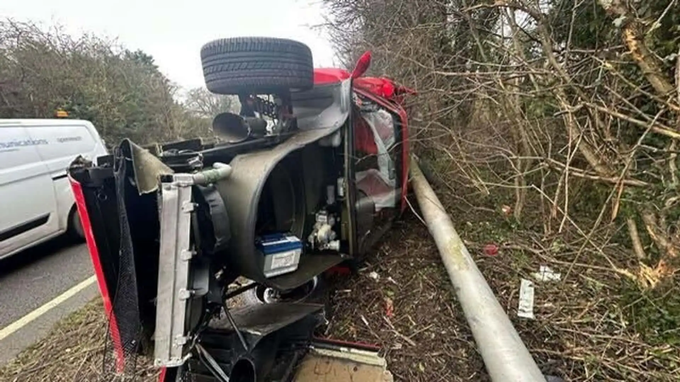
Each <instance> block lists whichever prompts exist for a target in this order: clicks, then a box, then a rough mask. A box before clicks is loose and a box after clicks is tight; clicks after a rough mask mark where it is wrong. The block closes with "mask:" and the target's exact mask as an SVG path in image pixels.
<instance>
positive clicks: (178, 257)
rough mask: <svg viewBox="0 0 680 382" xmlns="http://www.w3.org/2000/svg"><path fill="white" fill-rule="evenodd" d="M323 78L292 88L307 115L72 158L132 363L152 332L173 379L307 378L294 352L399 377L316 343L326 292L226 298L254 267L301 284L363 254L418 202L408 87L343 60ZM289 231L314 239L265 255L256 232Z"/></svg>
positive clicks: (280, 283)
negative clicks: (358, 73) (354, 72)
mask: <svg viewBox="0 0 680 382" xmlns="http://www.w3.org/2000/svg"><path fill="white" fill-rule="evenodd" d="M315 81H316V85H315V87H313V88H312V89H310V90H307V91H303V92H299V93H292V94H291V97H290V98H291V103H292V110H293V115H294V118H295V121H294V122H295V123H296V127H297V128H296V129H292V130H290V131H284V132H281V133H277V134H269V135H265V136H257V137H255V136H253V137H248V136H245V138H244V139H243V140H241V141H239V142H237V143H217V144H210V145H203V144H202V143H201V141H195V140H193V141H186V142H176V143H173V144H171V145H157V147H158V148H159V150H157V152H156V153H155V155H154V154H153V153H151V152H149V151H148V150H146V149H143V148H141V147H140V146H137V145H135V144H134V143H132V142H130V141H127V140H126V141H124V142H123V143H122V144H121V145H120V146H119V147H118V148H117V149H116V150H115V152H114V154H113V155H111V156H108V157H102V158H101V160H98V162H97V166H92V163H89V162H86V161H84V160H82V159H78V160H76V161H75V162H74V163H73V164H72V166H71V168H70V169H69V177H70V180H71V184H72V188H73V190H74V193H75V194H76V200H77V201H78V211H79V214H80V216H81V220H82V221H83V225H84V228H85V233H86V239H87V242H88V248H89V249H90V254H91V256H92V260H93V264H94V266H95V271H96V275H97V279H98V283H99V286H100V291H101V293H102V296H103V298H104V301H105V309H106V313H107V315H108V316H109V318H110V321H111V329H112V330H111V331H110V336H111V341H112V343H113V344H114V350H115V352H116V365H117V366H116V369H117V370H118V371H125V370H129V369H128V367H129V365H130V364H134V362H131V363H130V362H127V363H126V358H129V357H132V356H134V355H135V354H137V353H139V352H148V347H149V346H150V345H151V344H152V345H153V348H154V351H153V354H154V363H155V365H156V366H159V367H164V368H167V370H165V371H164V373H163V374H162V376H163V379H164V380H166V381H171V380H172V381H175V380H183V379H181V378H185V377H183V376H186V375H190V376H194V377H196V378H198V377H201V376H202V377H201V378H208V379H205V380H218V381H219V380H224V379H225V377H227V378H234V380H243V381H251V380H252V381H256V380H257V381H265V380H270V379H271V378H273V377H276V378H284V377H285V378H288V379H287V380H293V379H291V378H293V377H294V376H295V370H288V369H286V368H284V367H282V366H281V364H286V363H291V362H292V363H295V364H298V363H299V364H300V365H301V368H300V369H299V370H298V371H299V372H298V374H297V376H296V377H295V378H296V379H294V380H300V381H308V380H312V379H309V378H312V377H311V374H309V372H311V371H310V370H313V369H314V370H316V369H318V367H316V366H314V367H312V366H310V365H312V364H316V365H320V364H321V363H324V364H326V365H328V367H330V369H329V370H346V371H347V372H344V371H343V372H341V373H344V375H347V378H350V379H347V380H351V378H352V370H354V371H356V370H360V371H361V372H360V373H359V374H357V375H375V378H374V379H368V380H366V382H369V381H373V380H375V381H383V380H385V381H387V379H380V378H384V377H385V376H386V375H387V374H388V373H386V372H385V367H384V365H382V366H381V365H374V364H371V362H372V361H367V360H368V359H369V358H370V357H368V358H364V359H363V360H362V359H360V358H356V357H354V358H352V357H347V356H345V355H344V353H342V352H340V353H337V354H336V353H333V352H332V351H329V350H326V351H325V352H324V351H311V352H310V349H313V347H310V343H311V342H310V338H311V335H312V332H313V330H314V328H316V327H317V326H318V325H320V324H322V323H323V322H324V319H323V305H321V304H314V303H309V304H297V303H290V302H285V303H284V302H279V303H275V304H271V305H268V304H265V305H262V306H258V307H255V308H252V307H250V308H248V307H245V308H239V307H237V306H232V305H230V302H229V297H225V296H229V293H228V290H229V287H230V285H232V284H233V282H234V281H235V280H236V279H237V278H239V277H240V278H246V279H248V280H250V282H252V283H254V284H253V285H255V284H257V285H263V286H264V287H267V288H269V289H270V290H273V291H274V292H275V293H277V294H282V295H285V294H286V293H289V292H290V291H292V290H295V289H296V288H298V287H301V286H303V285H305V284H306V283H308V282H309V281H310V280H312V279H315V278H316V277H321V275H322V274H323V273H324V272H325V271H327V270H329V269H330V268H332V267H334V266H336V265H338V264H341V263H342V262H344V261H345V260H347V259H350V258H352V257H358V256H360V255H361V253H363V252H365V251H366V250H368V249H369V248H370V247H371V245H372V244H374V243H375V242H376V241H377V240H378V239H379V237H380V236H381V235H382V233H383V232H385V230H386V229H387V228H389V226H390V224H391V221H392V220H393V219H394V218H395V217H397V216H398V215H399V213H400V212H401V211H403V209H404V208H405V205H406V204H405V196H406V191H407V187H406V186H407V184H406V182H407V173H408V163H409V161H408V160H407V156H408V142H407V137H408V136H407V120H406V113H405V111H404V109H403V108H402V106H401V100H400V98H399V97H400V94H402V93H400V92H401V90H399V91H397V90H395V89H400V88H398V87H396V86H395V85H394V84H393V83H392V82H391V81H389V80H387V79H370V78H361V77H360V78H354V79H352V78H351V75H350V74H349V73H348V72H346V71H344V70H340V69H319V70H317V71H316V72H315ZM244 115H245V114H244ZM249 118H250V117H249ZM248 134H250V133H248ZM197 179H199V181H197ZM278 232H281V233H287V235H289V237H291V238H293V241H294V242H296V243H300V244H295V246H294V248H301V253H299V252H298V253H296V254H295V256H293V255H292V254H293V252H291V255H289V254H288V253H289V252H285V251H290V249H285V250H284V249H281V250H279V251H278V252H277V253H276V254H275V255H274V256H279V257H278V258H276V259H274V258H267V260H268V261H267V262H265V256H269V255H267V254H265V253H263V252H262V250H261V249H258V248H259V247H258V246H257V245H256V243H257V242H258V241H259V240H262V238H263V237H267V235H271V234H272V233H278ZM282 237H285V236H282ZM282 248H283V247H282ZM286 248H288V247H286ZM290 248H293V247H290ZM296 251H297V250H296ZM272 259H274V260H275V261H274V260H272ZM277 262H278V263H280V264H278V263H277ZM291 262H293V263H291ZM265 263H267V264H269V266H270V267H271V266H272V264H273V263H274V264H278V265H277V266H285V268H281V269H286V272H287V273H285V274H278V273H276V272H269V271H268V268H267V267H266V266H265ZM289 264H294V267H290V266H289ZM315 285H316V284H315ZM243 289H244V290H247V289H248V288H243ZM286 317H288V318H286ZM265 321H266V322H265ZM375 357H377V356H374V358H375ZM375 359H379V357H377V358H375ZM383 361H384V360H383ZM310 362H311V363H310ZM348 365H351V367H348ZM361 365H364V366H361ZM355 369H356V370H355ZM305 370H307V371H305ZM338 372H340V371H338ZM363 373H367V374H363ZM173 378H174V379H173ZM210 378H212V379H210ZM238 378H242V379H238ZM317 378H320V379H316V380H324V379H322V378H321V377H318V376H317ZM371 378H373V377H371ZM385 378H386V377H385ZM362 380H363V379H362Z"/></svg>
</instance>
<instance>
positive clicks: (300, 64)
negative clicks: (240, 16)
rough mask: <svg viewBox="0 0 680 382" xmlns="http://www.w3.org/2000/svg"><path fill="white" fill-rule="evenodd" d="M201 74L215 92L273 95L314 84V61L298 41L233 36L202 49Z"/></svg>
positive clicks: (210, 43)
mask: <svg viewBox="0 0 680 382" xmlns="http://www.w3.org/2000/svg"><path fill="white" fill-rule="evenodd" d="M201 62H202V64H203V76H204V77H205V85H206V86H207V88H208V90H210V91H211V92H213V93H216V94H240V93H247V94H276V93H282V92H286V91H289V90H293V91H294V90H307V89H310V88H311V87H312V86H314V63H313V60H312V52H311V50H310V49H309V47H308V46H307V45H305V44H303V43H301V42H297V41H293V40H286V39H279V38H269V37H235V38H225V39H219V40H215V41H212V42H209V43H207V44H205V45H204V46H203V48H201Z"/></svg>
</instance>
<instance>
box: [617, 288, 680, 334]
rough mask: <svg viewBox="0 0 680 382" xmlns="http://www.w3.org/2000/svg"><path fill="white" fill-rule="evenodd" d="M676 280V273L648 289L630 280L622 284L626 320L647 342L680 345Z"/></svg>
mask: <svg viewBox="0 0 680 382" xmlns="http://www.w3.org/2000/svg"><path fill="white" fill-rule="evenodd" d="M678 281H680V280H677V277H676V280H668V282H667V283H666V284H665V285H664V286H663V287H658V288H656V289H654V290H651V291H649V290H644V291H643V290H640V289H639V287H638V286H637V285H634V284H632V283H627V284H626V285H625V286H624V287H623V292H624V294H623V301H621V307H622V308H623V313H624V315H625V317H626V319H627V321H628V322H629V324H631V325H633V326H634V327H635V329H636V331H637V332H638V333H641V334H642V335H643V337H644V339H645V340H646V341H649V343H652V344H667V345H671V346H678V345H680V293H678V292H680V291H679V290H678Z"/></svg>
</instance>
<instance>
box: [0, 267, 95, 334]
mask: <svg viewBox="0 0 680 382" xmlns="http://www.w3.org/2000/svg"><path fill="white" fill-rule="evenodd" d="M95 281H97V277H96V276H91V277H89V278H87V279H85V280H84V281H82V282H80V284H77V285H75V286H74V287H72V288H71V289H69V290H67V291H66V292H64V293H62V294H60V295H59V296H57V297H55V298H54V299H52V300H51V301H49V302H48V303H46V304H45V305H43V306H41V307H39V308H38V309H36V310H34V311H32V312H31V313H29V314H27V315H25V316H23V317H21V318H20V319H18V320H16V321H14V322H13V323H11V324H9V325H8V326H6V327H5V328H4V329H2V330H0V341H2V340H4V339H5V338H7V337H9V336H10V335H12V334H13V333H15V332H16V331H18V330H19V329H21V328H23V327H24V326H26V325H28V324H29V323H31V322H32V321H34V320H36V319H37V318H38V317H40V316H42V315H43V314H45V313H47V312H49V311H50V310H52V309H53V308H55V307H56V306H58V305H59V304H61V303H63V302H64V301H66V300H68V299H69V298H71V297H73V296H75V295H77V294H78V293H79V292H80V291H82V290H84V289H85V288H87V287H89V286H90V285H92V284H94V283H95Z"/></svg>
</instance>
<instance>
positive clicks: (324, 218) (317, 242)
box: [307, 210, 340, 251]
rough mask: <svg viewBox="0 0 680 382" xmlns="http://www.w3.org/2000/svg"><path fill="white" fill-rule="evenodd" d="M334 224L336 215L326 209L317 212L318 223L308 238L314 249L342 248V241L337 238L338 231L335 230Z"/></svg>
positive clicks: (332, 249) (336, 249)
mask: <svg viewBox="0 0 680 382" xmlns="http://www.w3.org/2000/svg"><path fill="white" fill-rule="evenodd" d="M333 226H335V215H333V214H331V213H329V212H328V211H326V210H321V211H319V212H317V213H316V223H314V227H313V228H312V233H311V234H309V237H308V238H307V241H308V242H309V244H310V245H311V246H312V249H321V250H331V251H339V250H340V241H339V240H336V239H335V238H336V237H337V233H336V232H335V231H334V230H333Z"/></svg>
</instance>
